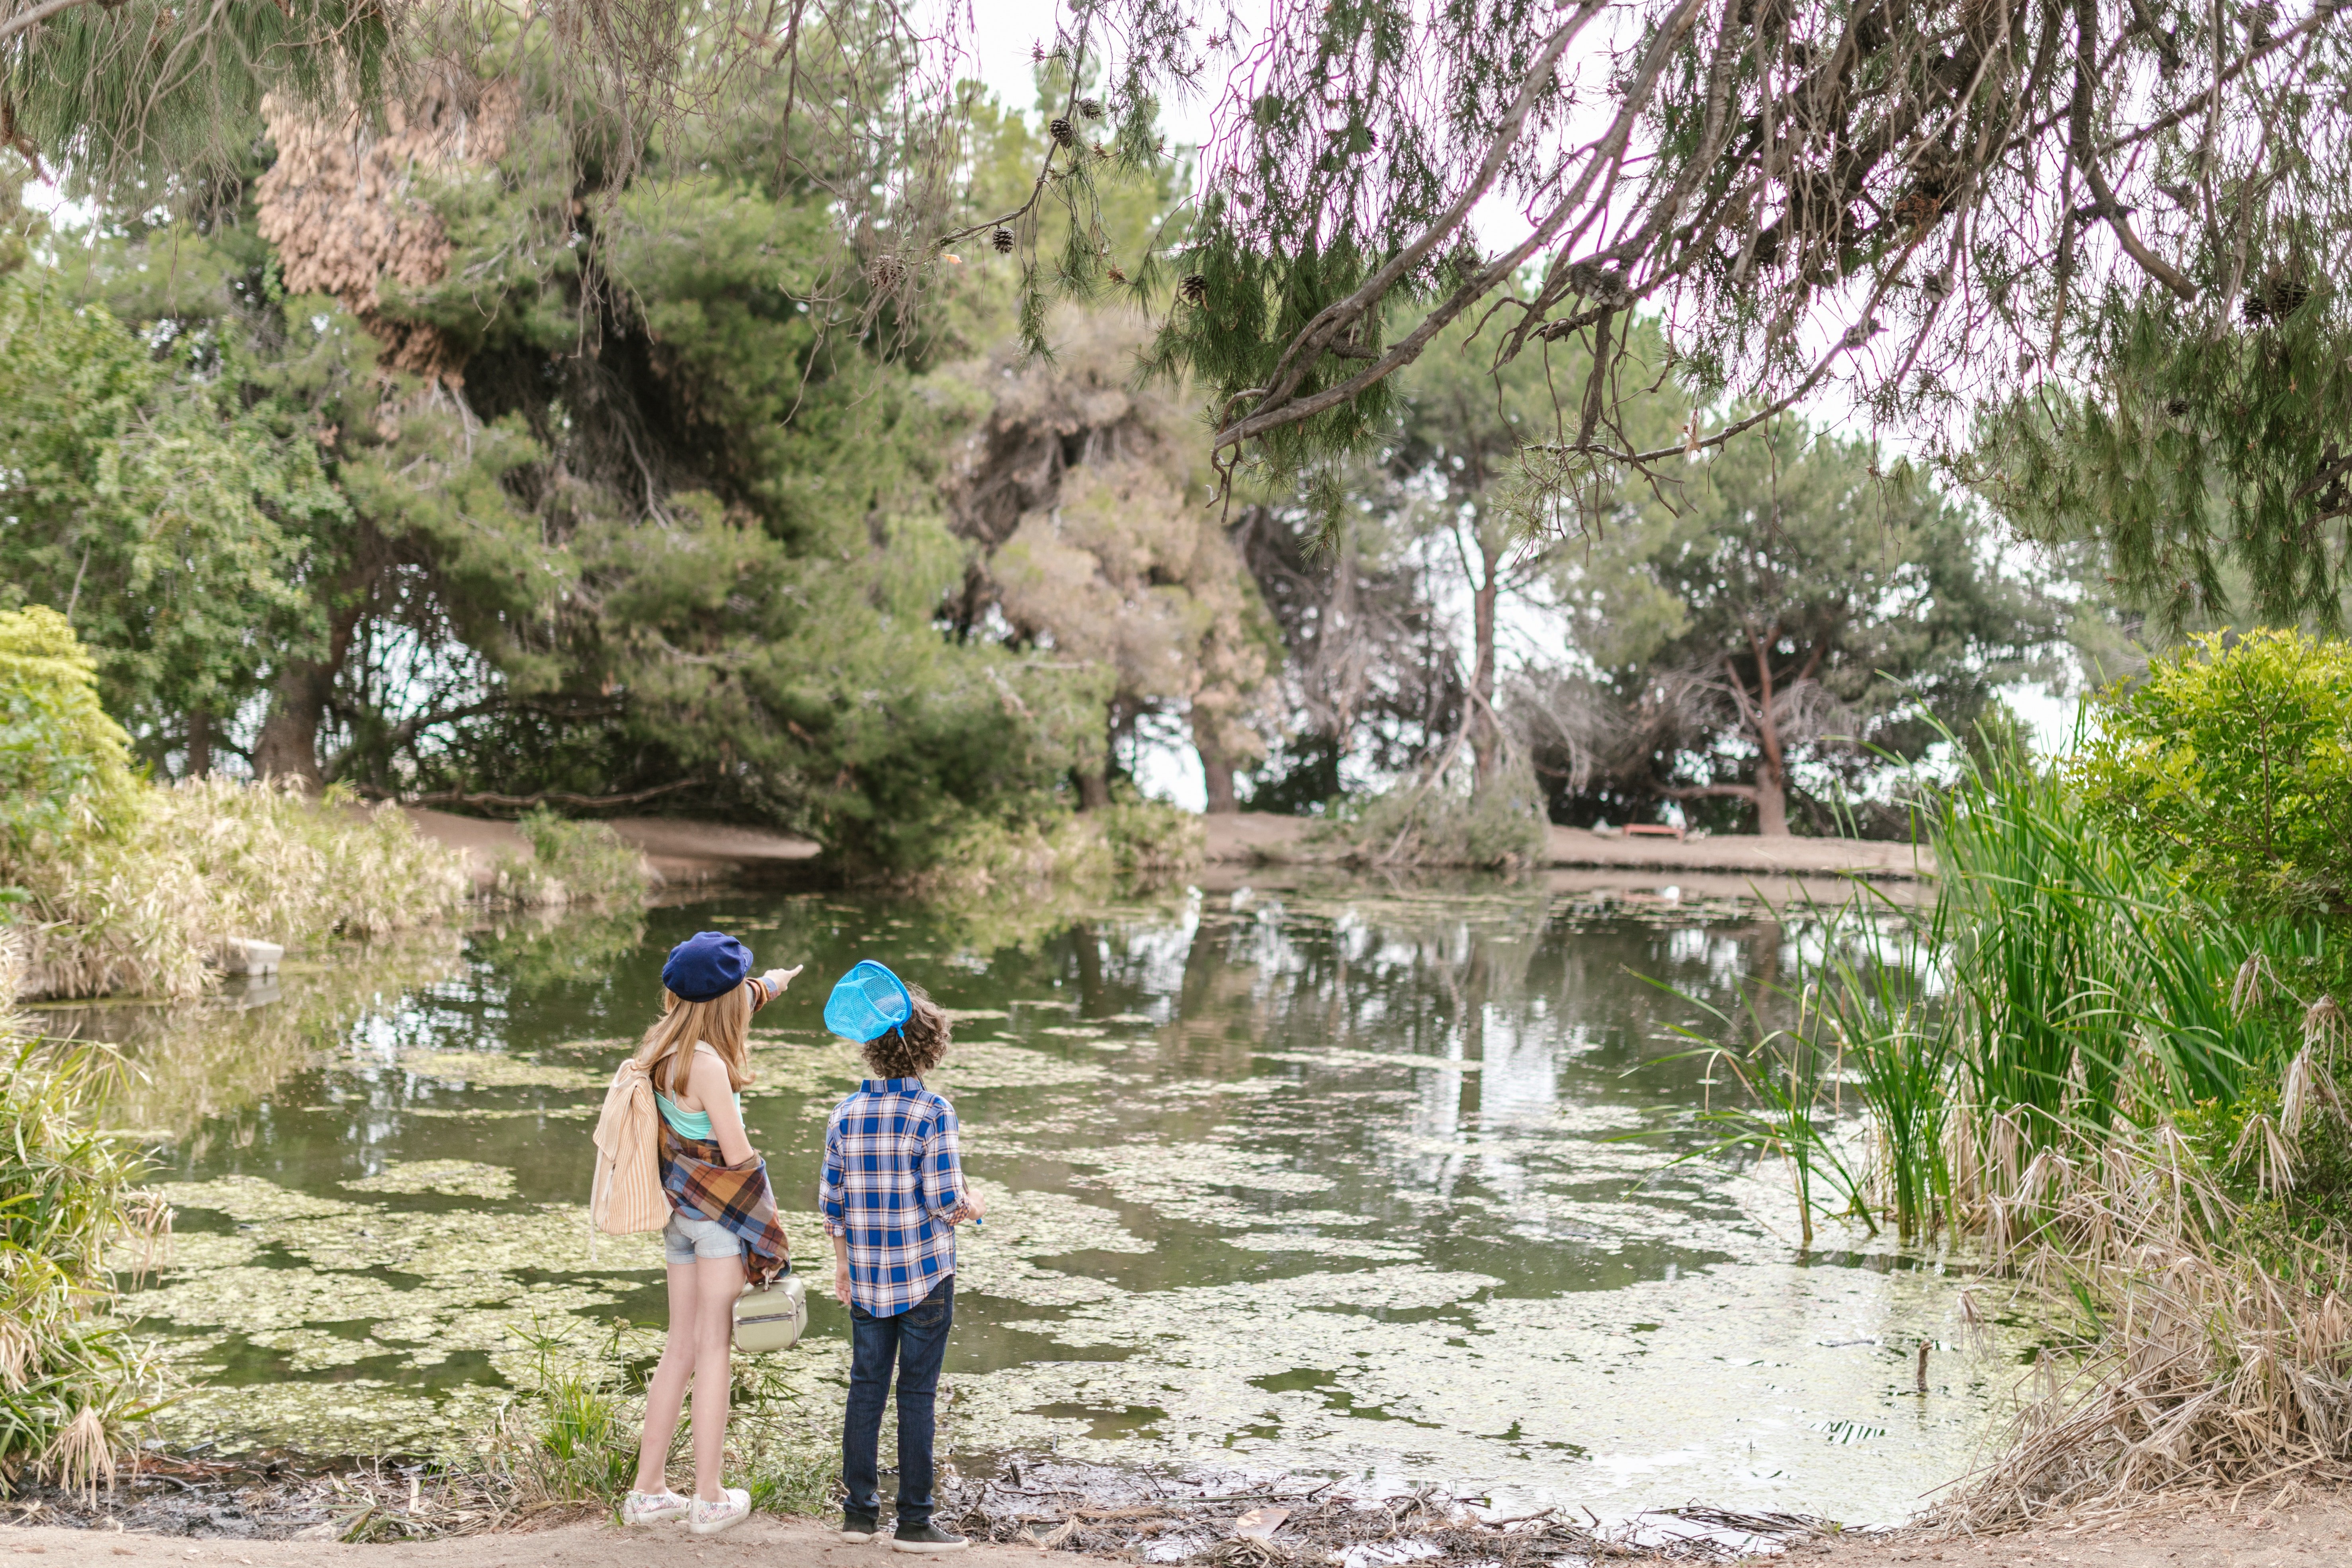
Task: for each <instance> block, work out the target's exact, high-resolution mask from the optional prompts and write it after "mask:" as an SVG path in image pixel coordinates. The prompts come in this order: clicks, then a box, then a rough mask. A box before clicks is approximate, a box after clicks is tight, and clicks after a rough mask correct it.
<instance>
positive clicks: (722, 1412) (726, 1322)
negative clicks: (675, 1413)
mask: <svg viewBox="0 0 2352 1568" xmlns="http://www.w3.org/2000/svg"><path fill="white" fill-rule="evenodd" d="M694 1267H695V1269H696V1272H697V1278H696V1279H695V1290H696V1292H697V1295H698V1298H699V1299H698V1300H697V1301H696V1303H695V1308H694V1495H695V1496H696V1497H698V1498H700V1499H701V1500H703V1501H704V1502H723V1501H725V1500H726V1498H727V1493H726V1492H725V1491H724V1490H722V1489H721V1488H720V1485H719V1463H720V1461H721V1460H722V1459H723V1458H725V1457H726V1453H727V1396H728V1394H729V1392H730V1382H731V1380H732V1378H733V1369H732V1367H731V1366H730V1364H729V1360H728V1356H729V1352H730V1351H731V1350H732V1349H733V1348H734V1340H735V1298H736V1297H738V1296H740V1295H741V1294H742V1293H743V1260H742V1258H740V1257H738V1258H696V1259H695V1261H694ZM670 1321H671V1324H672V1327H673V1330H675V1326H676V1324H677V1319H675V1318H673V1319H671V1320H670ZM663 1359H664V1361H667V1359H668V1352H663Z"/></svg>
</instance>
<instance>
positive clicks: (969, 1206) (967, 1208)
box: [948, 1191, 988, 1225]
mask: <svg viewBox="0 0 2352 1568" xmlns="http://www.w3.org/2000/svg"><path fill="white" fill-rule="evenodd" d="M987 1215H988V1205H985V1204H983V1203H982V1202H981V1201H980V1194H978V1193H975V1192H971V1191H966V1192H965V1194H963V1202H961V1203H960V1204H958V1205H956V1209H955V1213H954V1214H952V1215H949V1216H948V1223H949V1224H950V1225H961V1224H962V1223H963V1222H964V1221H966V1220H968V1219H985V1218H986V1217H987Z"/></svg>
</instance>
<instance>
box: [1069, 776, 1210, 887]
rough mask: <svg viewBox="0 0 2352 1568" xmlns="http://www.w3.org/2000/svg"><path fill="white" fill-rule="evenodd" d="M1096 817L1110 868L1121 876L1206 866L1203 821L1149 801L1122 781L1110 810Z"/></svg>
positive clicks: (1160, 802) (1115, 788)
mask: <svg viewBox="0 0 2352 1568" xmlns="http://www.w3.org/2000/svg"><path fill="white" fill-rule="evenodd" d="M1097 817H1098V819H1099V821H1100V822H1101V825H1102V832H1103V840H1104V842H1105V843H1107V844H1108V845H1109V846H1110V858H1111V865H1112V866H1113V867H1114V868H1116V869H1117V870H1118V872H1119V874H1120V875H1121V876H1137V875H1144V876H1150V875H1163V874H1166V873H1169V872H1174V871H1189V870H1192V869H1193V868H1195V867H1197V866H1199V865H1200V864H1201V857H1202V854H1203V853H1204V852H1205V851H1206V849H1207V847H1208V838H1209V836H1208V832H1207V830H1206V828H1204V827H1203V826H1202V822H1201V819H1200V818H1199V817H1197V816H1193V815H1192V813H1191V812H1189V811H1186V810H1183V809H1182V808H1181V807H1179V806H1173V805H1169V804H1168V803H1167V802H1166V801H1164V800H1147V799H1145V798H1144V796H1143V795H1142V794H1141V793H1140V792H1139V791H1138V790H1137V789H1136V787H1135V786H1134V785H1133V784H1129V783H1128V782H1127V781H1125V780H1123V779H1122V780H1120V781H1119V782H1118V784H1114V785H1113V786H1112V788H1111V803H1110V805H1109V806H1108V807H1107V808H1106V809H1105V810H1103V811H1101V812H1099V813H1097Z"/></svg>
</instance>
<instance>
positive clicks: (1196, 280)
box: [1176, 272, 1209, 307]
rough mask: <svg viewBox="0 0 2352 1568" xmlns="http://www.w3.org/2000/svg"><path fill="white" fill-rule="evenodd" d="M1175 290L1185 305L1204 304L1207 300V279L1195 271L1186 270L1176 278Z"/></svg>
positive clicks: (1196, 305)
mask: <svg viewBox="0 0 2352 1568" xmlns="http://www.w3.org/2000/svg"><path fill="white" fill-rule="evenodd" d="M1176 292H1177V294H1178V295H1179V296H1181V298H1182V300H1183V301H1184V303H1186V304H1187V305H1192V306H1195V307H1198V306H1201V305H1205V304H1207V303H1208V302H1209V280H1208V279H1206V278H1203V277H1202V276H1201V275H1200V274H1199V273H1197V272H1187V273H1186V274H1184V276H1183V277H1182V278H1181V279H1179V280H1178V282H1177V284H1176Z"/></svg>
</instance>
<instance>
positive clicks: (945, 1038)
mask: <svg viewBox="0 0 2352 1568" xmlns="http://www.w3.org/2000/svg"><path fill="white" fill-rule="evenodd" d="M907 994H908V996H909V997H910V998H912V999H913V1001H914V1004H915V1011H914V1016H912V1017H909V1018H908V1020H907V1021H906V1022H905V1023H904V1024H902V1025H900V1026H898V1027H897V1028H895V1029H890V1030H887V1031H885V1032H884V1033H883V1034H881V1035H880V1036H878V1037H876V1038H874V1039H871V1040H868V1041H866V1045H865V1047H863V1048H864V1050H865V1052H866V1068H867V1069H868V1070H870V1071H871V1072H872V1073H873V1074H874V1076H875V1077H877V1078H920V1077H922V1076H923V1075H924V1074H925V1073H927V1072H929V1071H930V1070H931V1069H932V1068H935V1067H937V1066H939V1065H940V1062H942V1061H944V1060H946V1059H947V1054H948V1047H949V1046H950V1044H952V1043H953V1040H952V1034H953V1027H954V1026H952V1025H951V1024H950V1023H949V1021H948V1016H947V1014H946V1013H944V1012H942V1011H941V1010H940V1005H939V1004H938V1003H936V1002H934V1001H932V1000H931V998H930V994H929V992H927V991H925V990H924V989H923V988H922V987H921V986H919V985H913V984H909V985H908V987H907Z"/></svg>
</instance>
